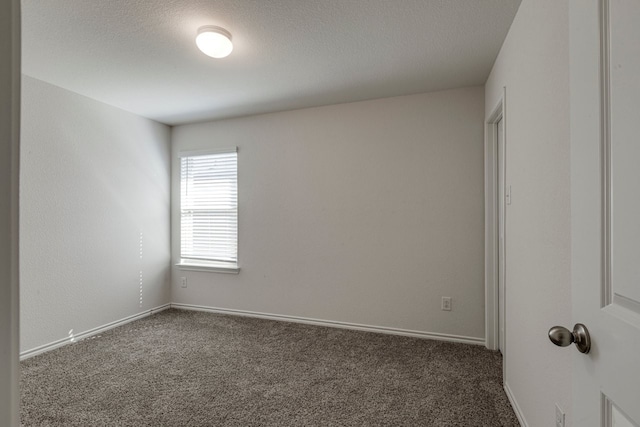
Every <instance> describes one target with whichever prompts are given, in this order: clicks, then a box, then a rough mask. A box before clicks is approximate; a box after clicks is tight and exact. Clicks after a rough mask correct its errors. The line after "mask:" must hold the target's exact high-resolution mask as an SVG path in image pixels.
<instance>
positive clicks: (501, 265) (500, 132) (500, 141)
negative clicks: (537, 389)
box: [495, 118, 506, 354]
mask: <svg viewBox="0 0 640 427" xmlns="http://www.w3.org/2000/svg"><path fill="white" fill-rule="evenodd" d="M495 126H496V136H497V138H496V139H497V146H498V325H499V328H500V336H499V337H498V348H499V350H500V353H502V354H505V333H504V331H505V317H504V313H505V304H504V301H505V298H504V296H505V271H506V268H505V250H504V249H505V248H504V218H505V166H506V163H505V144H504V120H503V118H500V120H498V122H497V123H496V124H495Z"/></svg>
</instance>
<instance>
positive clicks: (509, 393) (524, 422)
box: [504, 381, 529, 427]
mask: <svg viewBox="0 0 640 427" xmlns="http://www.w3.org/2000/svg"><path fill="white" fill-rule="evenodd" d="M504 392H505V393H506V394H507V398H508V399H509V403H511V407H512V408H513V412H515V413H516V417H517V418H518V422H519V423H520V425H521V426H522V427H529V424H527V420H526V419H525V418H524V414H523V413H522V409H520V405H518V402H517V401H516V398H515V396H514V395H513V392H512V391H511V388H510V387H509V384H507V382H506V381H505V383H504Z"/></svg>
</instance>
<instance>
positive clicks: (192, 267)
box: [175, 262, 240, 274]
mask: <svg viewBox="0 0 640 427" xmlns="http://www.w3.org/2000/svg"><path fill="white" fill-rule="evenodd" d="M175 266H176V267H178V270H187V271H204V272H207V273H226V274H238V273H240V267H238V266H237V265H236V264H230V263H222V262H221V263H215V262H211V263H208V264H206V263H202V264H196V263H187V262H179V263H177V264H175Z"/></svg>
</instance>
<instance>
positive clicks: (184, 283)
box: [180, 277, 187, 288]
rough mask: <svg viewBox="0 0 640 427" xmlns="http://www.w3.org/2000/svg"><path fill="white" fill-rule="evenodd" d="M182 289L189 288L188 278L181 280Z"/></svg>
mask: <svg viewBox="0 0 640 427" xmlns="http://www.w3.org/2000/svg"><path fill="white" fill-rule="evenodd" d="M180 287H181V288H186V287H187V278H186V277H181V278H180Z"/></svg>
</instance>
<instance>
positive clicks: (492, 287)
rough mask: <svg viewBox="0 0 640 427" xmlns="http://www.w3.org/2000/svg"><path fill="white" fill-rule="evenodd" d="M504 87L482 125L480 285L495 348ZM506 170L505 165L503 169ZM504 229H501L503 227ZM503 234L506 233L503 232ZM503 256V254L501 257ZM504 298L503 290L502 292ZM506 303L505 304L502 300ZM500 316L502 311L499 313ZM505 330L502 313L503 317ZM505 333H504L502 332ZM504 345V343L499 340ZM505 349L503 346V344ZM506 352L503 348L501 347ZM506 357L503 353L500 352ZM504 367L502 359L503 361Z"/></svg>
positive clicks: (488, 334) (490, 346) (489, 345)
mask: <svg viewBox="0 0 640 427" xmlns="http://www.w3.org/2000/svg"><path fill="white" fill-rule="evenodd" d="M506 95H507V88H506V87H503V89H502V96H501V97H500V99H499V100H498V102H497V104H496V105H495V106H494V107H493V109H492V110H491V112H490V113H489V115H488V116H487V118H486V120H485V124H484V128H485V138H484V286H485V346H486V347H487V348H488V349H489V350H498V349H499V345H500V342H499V340H500V316H499V310H500V306H499V304H500V303H499V293H498V291H499V282H498V277H499V276H498V270H499V261H500V259H499V253H498V232H499V229H498V221H499V212H498V194H497V191H496V190H497V187H498V129H497V124H498V122H499V121H500V120H501V119H502V120H503V122H502V123H503V132H504V133H503V138H504V141H505V142H506V139H507V126H506V123H507V120H506V119H507V114H506V98H507V96H506ZM505 169H506V168H505ZM503 232H504V230H503ZM505 237H506V234H505ZM505 259H506V256H505ZM504 298H505V301H506V292H505V295H504ZM505 305H506V303H505ZM503 316H504V313H503ZM504 321H505V329H506V316H504ZM505 335H506V334H505ZM505 341H506V340H505ZM503 344H504V343H503ZM503 348H505V349H506V346H503ZM505 353H506V350H505ZM503 358H506V354H503ZM503 366H504V362H503Z"/></svg>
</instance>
